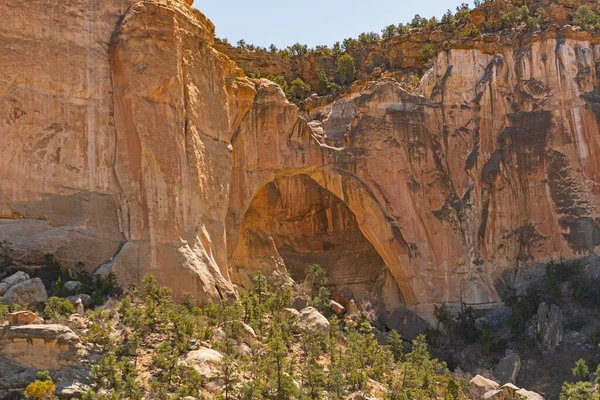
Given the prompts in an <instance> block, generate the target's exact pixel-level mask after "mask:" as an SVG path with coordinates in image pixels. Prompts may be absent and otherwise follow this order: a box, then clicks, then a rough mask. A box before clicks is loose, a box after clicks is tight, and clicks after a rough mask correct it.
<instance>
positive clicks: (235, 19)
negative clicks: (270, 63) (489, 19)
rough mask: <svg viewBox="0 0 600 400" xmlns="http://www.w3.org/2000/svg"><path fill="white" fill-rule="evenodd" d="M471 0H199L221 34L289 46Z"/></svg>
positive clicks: (321, 41)
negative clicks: (254, 1) (255, 0)
mask: <svg viewBox="0 0 600 400" xmlns="http://www.w3.org/2000/svg"><path fill="white" fill-rule="evenodd" d="M462 1H465V0H395V1H394V0H362V1H357V0H295V1H286V0H261V1H259V2H256V3H253V2H250V1H240V0H195V2H194V7H195V8H197V9H199V10H200V11H201V12H203V13H204V14H205V15H206V16H208V18H210V19H211V20H212V21H213V22H214V24H215V25H216V29H217V31H216V36H217V37H220V38H227V39H228V40H229V42H230V43H232V44H235V43H237V41H238V40H240V39H244V40H245V41H246V43H251V44H254V45H257V46H263V47H268V46H269V45H270V44H271V43H273V44H275V45H276V46H277V47H280V48H281V47H287V46H289V45H292V44H294V43H296V42H300V43H302V44H308V45H309V47H314V46H316V45H324V44H325V45H328V46H331V45H332V44H333V43H335V42H337V41H342V40H343V39H344V38H347V37H354V38H356V37H357V36H358V35H359V34H360V33H361V32H371V31H374V32H377V33H380V32H381V30H382V29H383V28H384V27H386V26H388V25H390V24H398V23H400V22H402V23H406V22H408V21H410V20H411V19H412V18H413V16H414V15H415V14H419V15H421V16H422V17H427V18H430V17H432V16H434V15H435V16H437V17H438V18H439V17H441V16H442V15H443V14H444V13H445V12H446V10H447V9H451V10H452V11H453V12H454V11H455V10H456V6H458V5H459V4H460V3H461V2H462Z"/></svg>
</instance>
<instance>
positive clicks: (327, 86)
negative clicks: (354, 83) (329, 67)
mask: <svg viewBox="0 0 600 400" xmlns="http://www.w3.org/2000/svg"><path fill="white" fill-rule="evenodd" d="M338 88H339V86H338V85H337V84H336V83H335V82H333V81H331V80H329V78H328V77H327V74H326V73H325V71H319V92H320V93H321V94H328V93H331V92H333V91H335V90H337V89H338Z"/></svg>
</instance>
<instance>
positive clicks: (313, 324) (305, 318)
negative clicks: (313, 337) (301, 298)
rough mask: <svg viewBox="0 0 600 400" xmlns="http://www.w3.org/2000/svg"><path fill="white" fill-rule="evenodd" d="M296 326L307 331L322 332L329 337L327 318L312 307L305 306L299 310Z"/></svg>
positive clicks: (329, 327)
mask: <svg viewBox="0 0 600 400" xmlns="http://www.w3.org/2000/svg"><path fill="white" fill-rule="evenodd" d="M298 327H299V328H300V329H302V330H304V331H307V332H319V333H323V334H324V335H325V336H326V337H327V338H329V330H330V329H331V325H330V324H329V321H328V320H327V318H325V317H324V316H323V314H321V313H320V312H319V311H317V309H316V308H314V307H307V308H305V309H303V310H302V311H300V318H299V320H298Z"/></svg>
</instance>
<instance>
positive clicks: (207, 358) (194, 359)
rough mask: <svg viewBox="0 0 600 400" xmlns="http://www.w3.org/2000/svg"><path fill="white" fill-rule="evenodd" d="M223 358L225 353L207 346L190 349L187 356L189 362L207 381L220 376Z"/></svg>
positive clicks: (186, 359)
mask: <svg viewBox="0 0 600 400" xmlns="http://www.w3.org/2000/svg"><path fill="white" fill-rule="evenodd" d="M222 360H223V355H222V354H221V353H219V352H218V351H216V350H213V349H209V348H206V347H202V348H200V349H199V350H194V351H190V352H189V353H187V355H186V357H185V361H186V362H187V364H188V365H190V366H192V367H194V369H195V370H196V371H198V373H199V374H200V376H201V377H202V380H203V381H205V382H209V381H211V380H215V379H216V378H217V377H218V374H219V372H218V371H219V366H220V364H221V361H222Z"/></svg>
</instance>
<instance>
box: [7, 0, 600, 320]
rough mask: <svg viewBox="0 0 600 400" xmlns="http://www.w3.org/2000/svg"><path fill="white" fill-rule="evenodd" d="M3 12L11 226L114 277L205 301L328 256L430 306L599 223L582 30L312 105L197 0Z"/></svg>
mask: <svg viewBox="0 0 600 400" xmlns="http://www.w3.org/2000/svg"><path fill="white" fill-rule="evenodd" d="M42 10H43V12H42ZM0 15H7V16H9V18H6V20H7V21H6V23H5V24H2V26H1V27H0V48H1V49H2V50H3V51H2V52H1V53H0V54H1V55H0V57H1V60H2V63H0V104H1V107H0V140H1V141H2V143H3V148H2V155H3V157H1V158H0V171H2V174H0V193H2V196H0V242H5V243H6V245H7V246H8V247H9V248H10V249H11V250H12V253H11V254H12V257H13V258H14V261H15V262H17V263H21V264H30V265H39V264H40V263H41V262H42V260H43V257H44V255H45V254H46V253H53V254H54V255H55V256H56V258H57V259H58V260H59V261H60V262H61V263H62V265H63V266H65V267H74V266H75V265H77V264H78V263H79V262H82V263H83V264H84V265H85V268H86V269H87V270H88V271H95V272H97V273H108V272H113V273H115V274H116V275H117V277H118V279H119V282H120V283H121V285H123V286H126V285H127V284H129V283H132V282H136V281H139V280H140V279H141V278H142V276H143V275H144V274H145V273H148V272H152V273H154V274H155V275H156V276H157V277H158V279H159V280H160V282H161V283H162V284H165V285H168V286H170V287H172V288H173V289H174V293H175V295H176V296H180V295H181V294H182V293H183V292H191V293H192V294H194V295H195V296H196V297H197V298H198V300H200V301H206V300H208V299H211V298H227V297H232V296H235V290H234V286H233V284H237V285H241V286H248V285H249V284H250V282H251V278H252V277H253V276H254V275H255V274H256V273H258V272H263V273H270V272H272V271H274V270H277V269H280V268H282V267H283V265H288V268H289V269H290V270H291V273H292V275H298V276H301V275H302V273H303V268H305V267H306V264H308V263H311V262H318V263H321V264H323V266H324V267H326V268H327V269H328V271H329V272H330V275H331V277H332V282H333V283H334V285H335V286H336V287H335V289H336V290H337V289H343V288H344V287H348V288H349V289H351V290H352V292H353V293H354V295H355V298H356V300H357V301H360V300H361V298H363V297H367V294H369V293H375V294H376V295H377V296H378V298H377V300H378V301H379V302H380V304H381V305H382V307H384V308H385V309H386V310H387V311H388V312H389V313H392V312H393V311H394V310H396V309H402V307H405V308H407V309H409V310H410V311H411V312H414V313H416V314H417V315H419V316H421V317H424V318H431V315H432V310H433V305H434V304H436V303H440V302H446V303H449V304H450V305H452V304H454V305H457V304H459V303H460V301H466V302H467V303H470V304H473V305H475V306H480V307H491V306H493V305H495V304H497V303H498V302H499V300H500V297H499V295H498V292H497V289H496V287H497V285H498V284H501V285H510V284H514V283H515V280H516V281H518V280H519V279H520V271H521V270H523V269H524V268H525V267H527V266H528V265H530V264H535V263H540V262H548V261H550V260H552V259H572V258H576V257H580V256H582V255H586V254H590V253H594V251H597V250H598V246H599V245H600V239H599V238H600V222H599V217H600V213H599V210H598V205H599V200H600V199H599V196H600V189H599V188H600V135H599V131H600V129H599V126H598V122H599V115H600V112H599V110H600V108H599V107H598V104H600V101H599V97H598V73H597V65H598V61H599V60H600V47H599V43H600V40H598V38H597V37H594V36H590V34H588V33H585V32H579V31H576V30H573V29H571V28H568V27H567V28H564V29H563V30H561V31H556V30H552V31H548V32H544V33H540V34H536V35H529V36H528V35H524V36H523V37H522V38H520V39H518V40H517V41H511V42H509V41H506V42H504V41H502V40H501V39H499V40H497V41H495V42H494V43H493V45H491V44H490V43H487V42H484V41H480V40H469V41H468V43H466V44H463V45H461V47H462V48H460V49H452V50H449V51H446V52H442V53H440V54H439V55H438V57H437V59H436V60H435V63H434V65H433V67H432V69H431V70H430V71H429V72H428V74H427V75H426V76H425V78H424V79H423V81H422V83H421V86H420V87H419V89H418V91H417V93H413V94H411V93H408V92H406V91H405V90H403V89H402V88H401V87H400V85H399V84H398V83H397V82H395V81H394V80H393V79H381V80H378V81H375V82H370V83H368V84H367V85H366V86H365V87H363V88H360V91H358V92H357V93H354V92H353V93H351V94H349V95H348V96H346V97H344V98H342V99H339V100H337V102H336V103H334V104H332V105H325V106H323V107H322V109H323V110H329V111H328V112H330V115H331V117H330V119H326V120H325V121H324V123H323V124H320V123H310V124H309V123H307V121H306V120H304V119H303V118H300V117H299V116H298V109H297V107H296V106H295V105H293V104H290V103H288V102H287V101H286V100H285V96H284V94H283V92H282V90H281V89H280V88H279V87H278V86H277V85H275V84H273V83H272V82H270V81H267V80H264V79H263V80H250V79H247V78H245V77H243V73H242V71H241V70H240V69H238V68H237V67H236V65H235V64H234V63H233V62H231V61H230V60H229V59H228V58H227V57H226V56H224V55H223V54H221V53H219V52H218V51H217V50H215V48H214V46H213V45H214V43H213V35H214V26H213V25H212V23H211V22H210V21H209V20H208V19H207V18H206V17H205V16H204V15H202V14H201V13H200V12H198V11H197V10H194V9H192V8H191V7H189V5H188V4H186V2H183V1H179V0H143V1H139V2H138V1H134V0H116V1H106V0H101V1H96V2H93V3H90V2H88V1H83V0H73V1H70V2H68V4H67V3H66V2H52V4H47V2H42V1H41V0H32V1H28V2H22V1H17V0H8V1H3V2H1V3H0ZM57 21H60V22H57ZM57 23H59V24H60V26H61V29H59V30H51V29H42V28H41V27H47V26H54V25H56V24H57ZM24 26H28V27H32V29H23V27H24ZM392 47H393V46H392ZM408 56H410V54H409V55H408ZM408 56H407V57H408ZM409 58H410V57H409ZM407 62H410V60H408V61H407ZM514 269H517V273H513V274H505V273H506V271H508V270H514Z"/></svg>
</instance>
